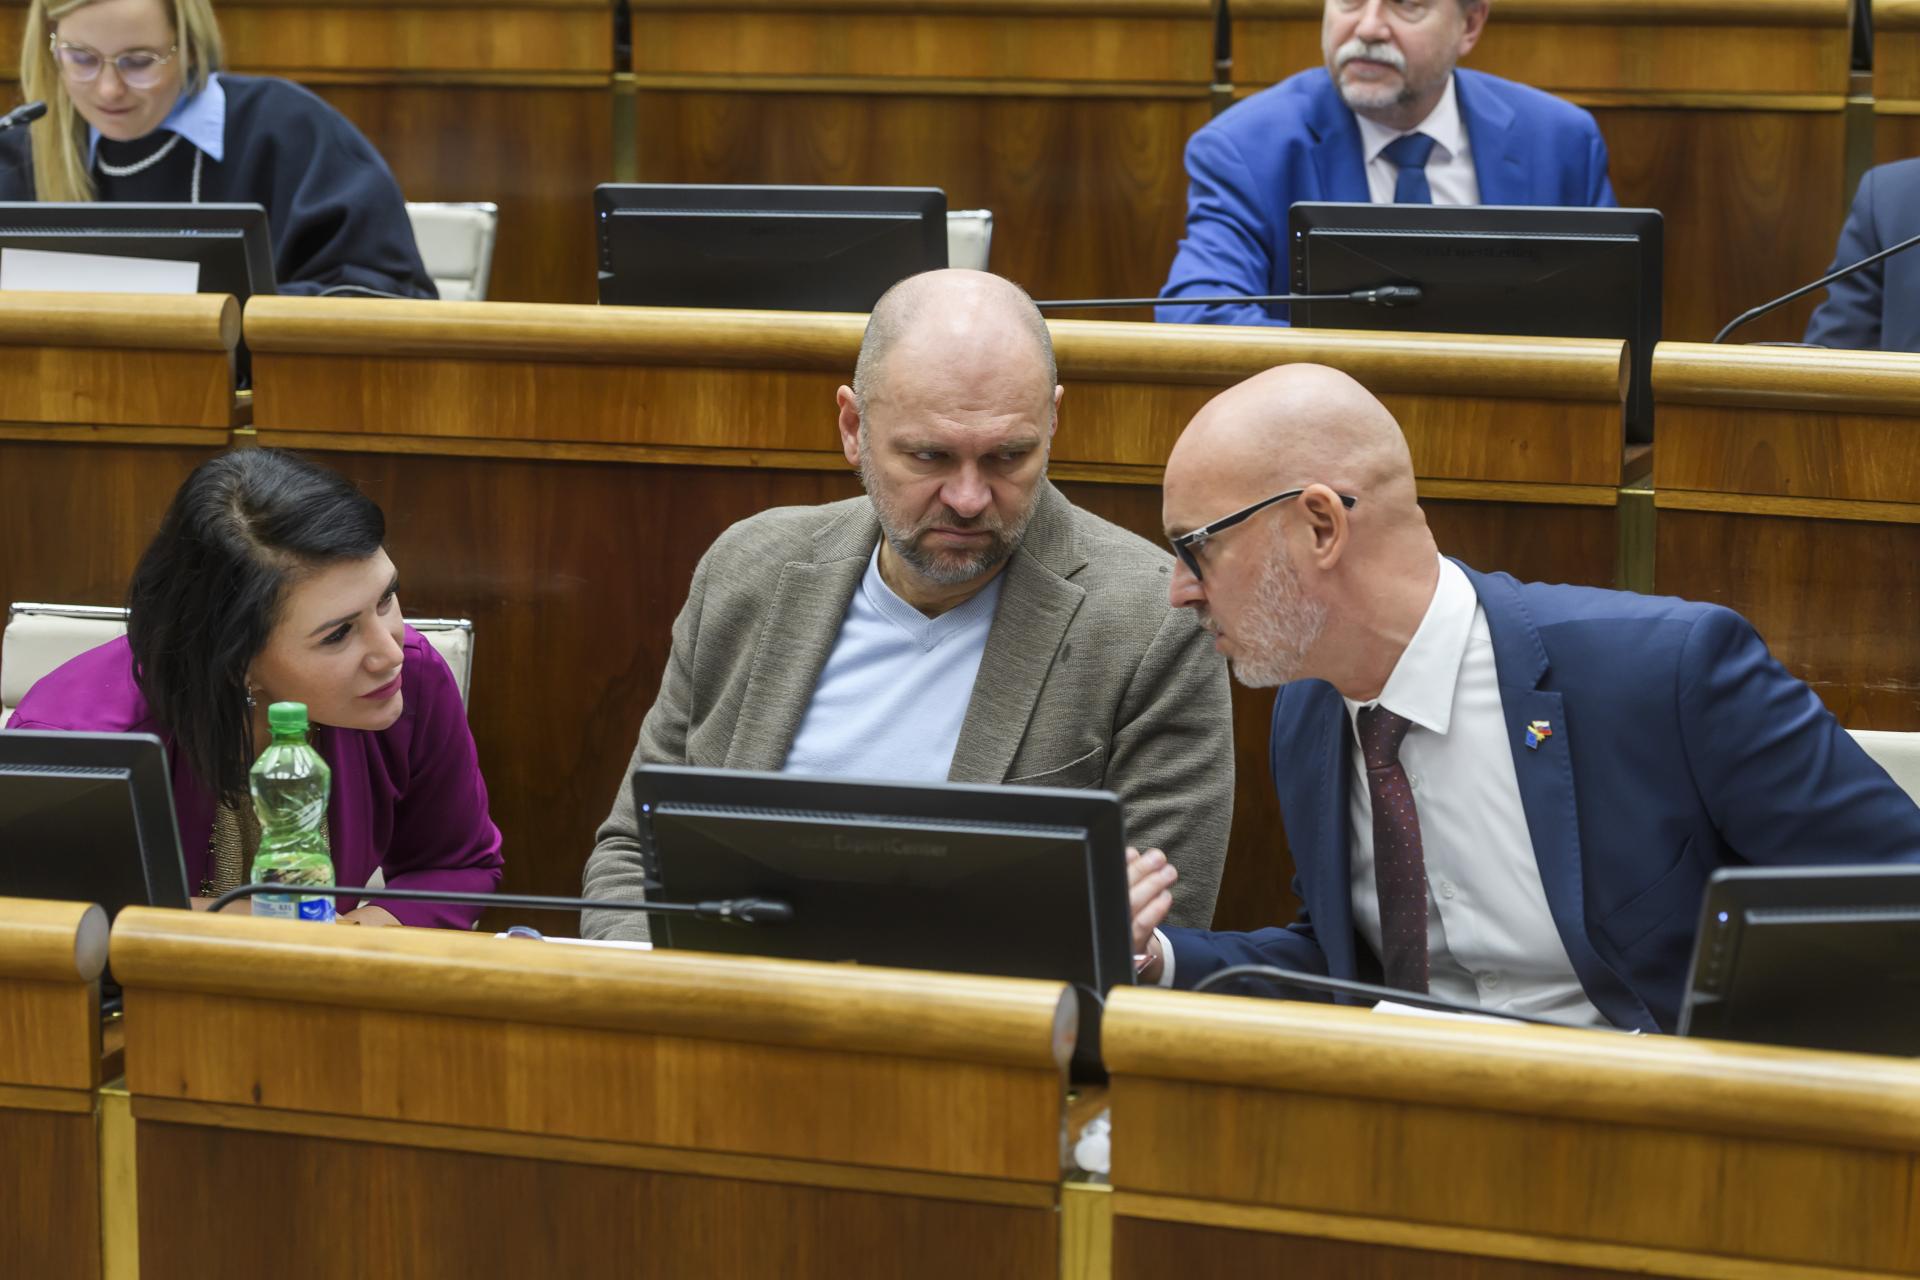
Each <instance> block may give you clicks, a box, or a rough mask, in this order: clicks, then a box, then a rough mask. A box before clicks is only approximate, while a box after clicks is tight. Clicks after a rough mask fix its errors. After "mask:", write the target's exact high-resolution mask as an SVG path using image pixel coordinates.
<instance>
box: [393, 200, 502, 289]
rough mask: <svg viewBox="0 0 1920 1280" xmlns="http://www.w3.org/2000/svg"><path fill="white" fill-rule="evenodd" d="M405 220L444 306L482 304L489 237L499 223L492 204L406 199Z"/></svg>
mask: <svg viewBox="0 0 1920 1280" xmlns="http://www.w3.org/2000/svg"><path fill="white" fill-rule="evenodd" d="M407 220H408V221H409V222H411V223H413V239H414V242H415V243H416V244H418V245H419V246H420V258H421V260H422V261H424V262H425V263H426V264H427V274H428V275H430V276H432V277H433V283H434V284H435V286H437V287H438V288H439V290H440V297H441V299H442V300H443V301H446V302H482V301H485V299H486V296H487V279H488V277H489V276H490V275H492V272H493V237H494V232H495V230H496V229H497V228H498V226H499V224H500V210H499V207H498V206H497V205H493V204H487V203H474V204H434V203H425V202H413V201H410V202H408V204H407Z"/></svg>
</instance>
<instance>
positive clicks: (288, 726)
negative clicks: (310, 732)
mask: <svg viewBox="0 0 1920 1280" xmlns="http://www.w3.org/2000/svg"><path fill="white" fill-rule="evenodd" d="M267 727H268V728H269V729H271V730H273V731H274V732H275V733H305V732H306V731H307V704H306V703H304V702H276V703H274V704H273V705H272V706H270V707H268V708H267Z"/></svg>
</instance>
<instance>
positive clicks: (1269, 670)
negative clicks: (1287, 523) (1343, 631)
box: [1231, 545, 1327, 689]
mask: <svg viewBox="0 0 1920 1280" xmlns="http://www.w3.org/2000/svg"><path fill="white" fill-rule="evenodd" d="M1326 628H1327V606H1326V604H1325V602H1324V601H1320V600H1309V599H1308V598H1307V596H1306V593H1305V592H1303V591H1301V589H1300V575H1299V573H1298V572H1296V571H1295V569H1294V567H1293V557H1291V556H1290V555H1288V554H1287V551H1286V548H1285V547H1284V546H1279V545H1276V546H1275V548H1274V554H1273V555H1272V556H1270V557H1268V559H1267V563H1266V568H1265V569H1264V570H1263V571H1262V572H1261V575H1260V581H1259V582H1258V583H1257V584H1256V585H1255V587H1254V590H1253V608H1252V609H1251V610H1249V611H1248V613H1247V618H1246V621H1245V622H1243V623H1242V624H1241V626H1240V627H1239V628H1238V629H1237V630H1236V631H1235V633H1234V641H1235V647H1236V648H1238V649H1239V650H1240V651H1241V652H1240V655H1239V656H1238V657H1235V658H1233V659H1232V660H1231V661H1232V667H1233V674H1234V678H1235V679H1237V680H1239V681H1240V683H1241V684H1243V685H1246V686H1247V687H1248V688H1249V689H1271V688H1273V687H1274V686H1276V685H1283V684H1286V683H1287V682H1288V681H1290V680H1293V679H1294V678H1296V677H1297V676H1298V675H1299V674H1300V668H1301V665H1302V664H1304V663H1305V662H1306V659H1307V654H1308V653H1310V652H1311V651H1312V650H1313V646H1314V645H1315V644H1317V643H1318V642H1319V640H1320V635H1321V633H1322V632H1323V631H1325V630H1326Z"/></svg>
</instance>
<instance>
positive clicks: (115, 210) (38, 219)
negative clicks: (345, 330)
mask: <svg viewBox="0 0 1920 1280" xmlns="http://www.w3.org/2000/svg"><path fill="white" fill-rule="evenodd" d="M20 228H31V229H32V230H31V231H30V233H29V234H24V235H23V234H18V229H20ZM236 231H237V232H239V233H240V240H239V244H240V255H239V262H240V264H241V265H242V266H243V267H244V270H245V273H246V278H245V281H244V287H241V288H235V287H232V286H233V284H234V281H231V280H228V279H226V278H225V277H224V275H223V276H222V278H221V279H219V280H217V281H216V282H214V283H213V284H211V285H210V284H209V283H208V282H207V281H206V279H205V278H204V277H205V266H206V258H205V257H204V256H202V255H200V254H195V253H165V252H158V251H156V252H153V253H138V254H128V253H127V252H126V251H125V250H111V251H109V250H105V249H100V248H97V247H89V243H88V242H89V241H91V240H96V239H99V238H101V237H102V236H133V235H138V234H140V233H143V232H144V233H147V235H146V237H145V238H146V239H147V240H149V241H151V242H152V243H153V245H154V246H155V248H156V250H158V249H160V248H164V247H165V246H167V245H169V244H175V245H178V244H186V245H193V246H205V245H209V244H228V243H231V240H230V239H229V238H227V237H226V236H222V237H221V238H219V239H217V240H215V239H209V238H208V237H207V235H206V233H208V232H236ZM53 242H59V243H58V244H57V245H56V244H55V243H53ZM0 248H7V249H31V248H45V249H47V250H48V251H49V252H57V253H105V252H113V253H117V254H118V255H119V256H123V257H126V256H132V257H151V258H160V259H166V260H168V261H174V262H199V263H201V264H202V280H201V287H200V290H199V292H201V293H231V294H233V295H234V296H235V297H237V298H239V299H240V301H241V302H242V303H244V302H246V300H247V299H248V298H249V297H251V296H252V295H254V294H272V293H274V292H275V291H276V290H277V289H278V287H279V286H278V281H277V280H276V278H275V275H274V269H273V241H272V236H271V234H270V230H269V227H268V224H267V211H266V209H265V208H264V207H263V206H261V205H258V204H165V203H145V202H135V201H125V202H122V201H114V200H94V201H80V202H72V203H62V202H58V201H37V200H22V201H0Z"/></svg>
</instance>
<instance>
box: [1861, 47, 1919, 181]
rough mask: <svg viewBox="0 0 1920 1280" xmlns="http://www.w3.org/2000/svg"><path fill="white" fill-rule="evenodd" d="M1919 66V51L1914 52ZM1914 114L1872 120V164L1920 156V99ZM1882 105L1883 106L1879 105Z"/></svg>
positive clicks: (1916, 100)
mask: <svg viewBox="0 0 1920 1280" xmlns="http://www.w3.org/2000/svg"><path fill="white" fill-rule="evenodd" d="M1914 60H1915V62H1916V63H1917V64H1920V49H1916V50H1915V51H1914ZM1914 103H1915V108H1916V114H1913V115H1891V114H1881V115H1876V116H1874V118H1873V162H1874V163H1875V164H1890V163H1891V162H1893V161H1895V160H1906V159H1909V158H1911V157H1913V156H1920V98H1916V99H1915V100H1914ZM1881 105H1884V104H1881Z"/></svg>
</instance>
